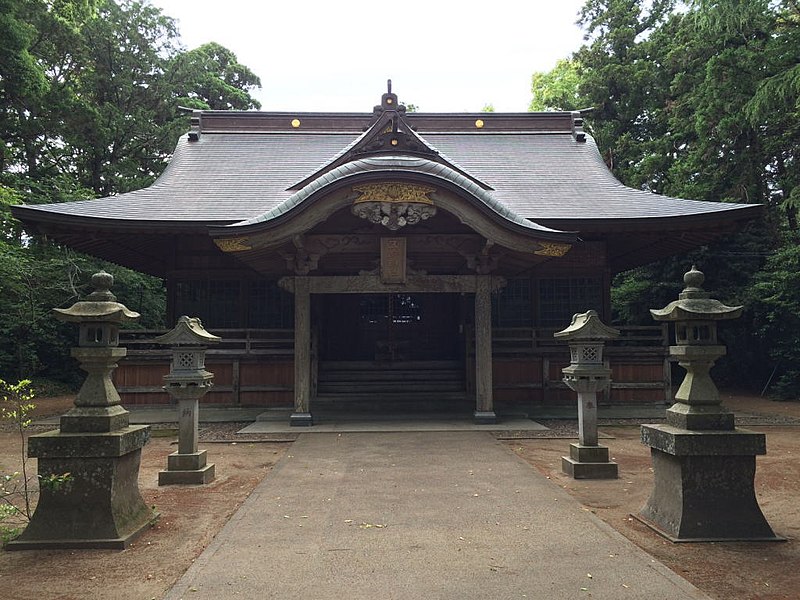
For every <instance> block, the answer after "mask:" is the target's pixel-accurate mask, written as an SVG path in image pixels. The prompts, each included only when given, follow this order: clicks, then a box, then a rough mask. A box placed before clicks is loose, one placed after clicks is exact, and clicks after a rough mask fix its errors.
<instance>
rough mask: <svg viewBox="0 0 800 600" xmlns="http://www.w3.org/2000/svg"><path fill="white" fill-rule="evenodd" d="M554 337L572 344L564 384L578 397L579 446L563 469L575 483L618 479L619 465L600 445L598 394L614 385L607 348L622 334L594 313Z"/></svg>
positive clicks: (579, 316) (565, 459)
mask: <svg viewBox="0 0 800 600" xmlns="http://www.w3.org/2000/svg"><path fill="white" fill-rule="evenodd" d="M553 336H554V337H555V338H556V339H562V340H566V341H567V342H569V351H570V364H569V366H568V367H565V368H564V369H562V370H561V372H562V373H563V374H564V383H566V384H567V386H568V387H569V389H571V390H573V391H575V392H577V393H578V443H577V444H570V448H569V457H567V456H563V457H562V458H561V468H562V470H563V471H564V472H565V473H567V474H568V475H570V476H572V477H574V478H575V479H614V478H616V477H617V473H618V467H617V464H616V463H614V462H611V461H609V459H608V448H607V447H605V446H601V445H599V444H598V443H597V392H599V391H601V390H603V389H605V388H606V387H608V384H609V383H610V382H611V369H609V368H608V367H606V366H605V363H604V361H603V348H604V346H605V343H606V341H608V340H613V339H616V338H617V337H619V331H618V330H617V329H614V328H613V327H609V326H608V325H605V324H604V323H603V322H602V321H601V320H600V317H598V316H597V312H596V311H594V310H590V311H588V312H585V313H578V314H576V315H574V316H573V317H572V323H570V325H569V327H567V328H566V329H564V330H563V331H558V332H556V333H554V334H553Z"/></svg>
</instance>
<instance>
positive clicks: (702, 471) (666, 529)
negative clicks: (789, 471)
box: [638, 425, 783, 542]
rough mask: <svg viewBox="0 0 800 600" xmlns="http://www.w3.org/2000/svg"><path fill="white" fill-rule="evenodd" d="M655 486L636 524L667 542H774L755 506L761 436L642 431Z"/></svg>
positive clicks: (658, 429) (762, 446)
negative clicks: (650, 460)
mask: <svg viewBox="0 0 800 600" xmlns="http://www.w3.org/2000/svg"><path fill="white" fill-rule="evenodd" d="M642 442H643V443H644V444H646V445H648V446H650V454H651V456H652V459H653V470H654V471H655V482H654V487H653V491H652V494H651V495H650V499H649V500H648V502H647V504H646V505H645V506H644V508H642V509H641V511H640V512H639V514H638V518H639V519H640V520H641V521H642V522H643V523H645V524H646V525H648V526H649V527H651V528H652V529H654V530H655V531H657V532H658V533H660V534H661V535H663V536H664V537H666V538H667V539H669V540H671V541H673V542H713V541H728V542H733V541H753V542H755V541H779V540H782V539H783V538H780V537H778V536H776V535H775V533H774V532H773V531H772V528H771V527H770V526H769V523H767V520H766V518H765V517H764V514H763V513H762V512H761V508H760V507H759V506H758V501H757V500H756V494H755V489H754V486H753V480H754V478H755V473H756V458H755V457H756V455H758V454H766V452H767V448H766V439H765V436H764V434H762V433H755V432H752V431H746V430H743V429H735V430H732V431H688V430H686V429H680V428H677V427H673V426H671V425H642Z"/></svg>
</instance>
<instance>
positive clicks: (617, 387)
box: [114, 324, 671, 407]
mask: <svg viewBox="0 0 800 600" xmlns="http://www.w3.org/2000/svg"><path fill="white" fill-rule="evenodd" d="M620 330H621V332H622V335H621V336H620V338H619V339H618V340H615V341H613V342H611V343H610V344H608V345H607V347H606V353H605V355H606V360H607V363H608V364H609V365H610V366H611V369H612V384H611V386H610V389H609V390H607V391H606V393H605V394H604V395H603V396H602V398H601V401H602V402H604V403H614V404H618V403H649V404H654V403H663V402H665V401H667V402H668V401H670V390H671V386H670V362H669V358H668V337H667V331H668V330H667V326H666V324H664V325H659V326H646V327H620ZM555 331H556V330H555V329H543V328H530V327H528V328H494V329H493V332H492V338H493V340H492V341H493V343H492V352H493V387H494V395H495V401H496V402H498V403H500V404H502V403H508V404H515V403H520V402H534V403H538V404H568V403H573V402H574V393H573V392H571V391H569V390H568V389H567V388H566V386H565V385H564V384H563V383H562V382H561V377H562V375H561V369H562V368H563V367H565V366H567V364H569V352H568V349H567V345H566V344H565V343H564V342H559V341H556V340H555V339H554V338H553V333H554V332H555ZM162 333H164V331H162V330H126V331H123V332H120V345H122V346H125V347H126V348H127V349H128V356H127V357H126V358H125V359H123V360H122V361H121V363H120V366H119V368H118V369H117V370H116V372H115V374H114V381H115V383H116V385H117V389H118V390H119V392H120V395H121V397H122V400H123V402H124V403H126V404H157V403H164V402H168V401H169V400H168V397H167V395H166V393H164V392H163V391H162V390H161V386H162V378H163V376H164V375H166V374H167V373H168V372H169V362H170V349H169V348H167V347H164V346H159V345H157V344H153V342H152V340H153V338H155V337H156V336H158V335H161V334H162ZM213 333H215V334H216V335H218V336H220V337H221V338H222V341H221V342H220V343H219V344H216V345H214V346H210V347H209V349H208V351H207V353H206V368H207V369H208V370H209V371H211V372H213V373H214V387H213V389H212V391H211V392H209V393H208V394H207V395H206V396H205V397H204V398H203V402H204V403H207V404H220V405H226V404H227V405H245V406H246V405H251V406H265V407H270V406H291V405H292V402H293V400H292V398H293V396H292V392H293V379H294V358H293V357H294V333H293V331H292V330H291V329H215V330H214V331H213ZM465 347H466V349H465V352H464V356H465V361H464V363H465V381H466V387H467V392H468V393H469V392H471V391H472V389H473V385H474V368H473V365H474V358H473V350H472V348H474V344H473V341H472V333H471V331H469V330H468V331H467V334H466V335H465Z"/></svg>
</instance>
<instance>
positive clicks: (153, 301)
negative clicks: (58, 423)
mask: <svg viewBox="0 0 800 600" xmlns="http://www.w3.org/2000/svg"><path fill="white" fill-rule="evenodd" d="M0 40H2V41H3V43H2V44H0V280H2V281H3V294H0V314H2V315H3V319H2V320H0V376H6V377H16V378H20V377H22V376H23V374H24V375H29V376H36V377H37V378H42V377H44V378H49V379H54V380H61V381H65V382H67V383H72V384H75V383H77V379H79V378H80V374H79V371H78V369H77V365H76V363H75V362H74V361H73V360H72V359H71V358H70V357H69V348H70V347H71V346H72V345H74V341H73V340H74V338H75V335H76V332H75V328H74V327H70V326H68V325H65V324H61V323H58V322H57V321H55V320H54V319H53V318H52V317H51V316H50V309H51V308H53V307H64V306H69V305H70V304H71V303H72V302H75V301H76V300H77V299H78V298H79V297H80V296H82V295H84V294H85V293H86V291H87V290H86V283H87V282H88V279H89V277H90V276H91V274H92V273H94V272H96V271H98V270H100V269H105V270H107V271H109V272H111V273H113V274H114V276H115V286H114V291H115V293H116V294H117V295H118V297H119V298H120V301H121V302H124V303H126V304H127V305H128V306H129V307H130V308H131V309H133V310H136V311H137V312H140V313H141V314H142V319H141V321H140V322H139V325H138V326H140V327H160V326H162V325H163V323H162V319H163V317H164V313H165V293H164V289H163V285H162V282H161V281H159V280H157V279H154V278H152V277H148V276H145V275H141V274H139V273H135V272H133V271H128V270H127V269H122V268H120V267H117V266H115V265H109V264H107V263H104V262H102V261H99V260H96V259H92V258H90V257H88V256H84V255H81V254H79V253H76V252H72V251H70V250H67V249H64V248H60V247H58V246H56V245H54V244H52V243H51V242H49V241H48V240H47V238H46V237H45V236H37V237H29V236H27V235H26V234H25V233H24V232H23V230H22V228H21V226H20V224H19V223H17V222H16V221H15V220H14V219H13V218H12V217H11V214H10V210H9V208H10V206H12V205H14V204H19V203H22V202H24V203H26V204H42V203H51V202H71V201H75V200H86V199H91V198H96V197H98V196H105V195H111V194H117V193H123V192H127V191H130V190H134V189H139V188H142V187H145V186H147V185H150V184H151V183H152V182H153V181H154V180H155V178H156V177H158V175H159V174H160V173H161V171H162V170H163V169H164V167H165V165H166V163H167V161H168V159H169V157H170V155H171V152H172V150H173V148H174V144H175V140H176V139H177V137H178V136H179V135H180V134H181V133H182V132H183V131H185V130H186V129H187V128H188V124H189V122H188V116H187V115H186V113H185V111H182V110H180V108H179V106H181V105H190V106H192V107H195V108H212V109H225V108H237V109H249V108H258V102H257V101H256V100H254V99H253V98H252V97H251V96H250V92H251V91H252V90H253V89H255V88H257V87H259V86H260V81H259V79H258V77H257V76H256V75H255V74H254V73H253V72H252V71H251V70H250V69H248V68H247V67H246V66H244V65H242V64H240V63H239V62H238V60H237V58H236V56H235V55H234V54H233V53H232V52H231V51H230V50H228V49H226V48H224V47H223V46H221V45H219V44H216V43H208V44H204V45H202V46H200V47H199V48H197V49H194V50H185V49H183V48H182V47H181V44H180V38H179V36H178V31H177V28H176V26H175V22H174V21H173V19H171V18H170V17H168V16H166V15H164V14H162V13H161V11H160V9H158V8H157V7H155V6H153V5H152V4H150V3H149V2H143V1H138V0H117V1H114V0H56V1H48V2H45V1H43V0H0Z"/></svg>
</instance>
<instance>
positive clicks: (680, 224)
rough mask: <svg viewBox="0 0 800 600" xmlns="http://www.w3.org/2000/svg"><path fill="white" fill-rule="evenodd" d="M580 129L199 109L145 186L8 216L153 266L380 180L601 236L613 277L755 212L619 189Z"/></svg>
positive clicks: (418, 116)
mask: <svg viewBox="0 0 800 600" xmlns="http://www.w3.org/2000/svg"><path fill="white" fill-rule="evenodd" d="M581 124H582V119H581V118H580V115H579V114H578V113H567V112H547V113H439V114H426V113H407V112H405V111H404V110H403V108H402V107H401V106H399V104H398V103H397V97H396V96H395V95H394V94H392V93H391V90H390V91H389V93H388V94H384V95H383V98H382V100H381V105H379V106H376V107H375V110H374V111H373V112H372V113H289V112H279V113H277V112H275V113H267V112H250V111H247V112H241V111H198V112H196V113H194V114H193V117H192V129H191V131H190V132H189V134H188V135H186V136H183V137H182V138H181V139H180V140H179V142H178V145H177V147H176V149H175V153H174V155H173V157H172V160H171V161H170V163H169V165H168V166H167V168H166V169H165V171H164V172H163V174H162V175H161V177H159V178H158V180H157V181H156V182H155V183H154V184H153V185H151V186H150V187H148V188H145V189H142V190H138V191H135V192H130V193H126V194H120V195H118V196H113V197H108V198H99V199H96V200H86V201H81V202H72V203H63V204H49V205H31V206H15V207H12V212H13V214H14V216H16V217H17V218H19V219H20V220H22V221H23V223H24V224H25V225H26V227H28V228H29V229H31V230H37V229H38V230H40V231H44V232H48V233H50V234H51V235H52V236H53V237H54V239H57V240H60V241H63V242H65V243H67V244H69V245H71V246H73V247H75V248H77V249H79V250H83V251H87V252H89V253H92V254H96V255H98V256H103V257H106V258H109V259H110V260H117V261H120V260H121V261H122V262H123V263H125V264H127V263H131V264H133V262H134V258H133V257H134V256H135V257H136V258H135V260H138V262H137V263H136V265H137V267H138V268H143V267H142V265H147V268H150V269H152V270H156V267H150V266H149V265H151V264H153V263H154V261H156V262H158V261H157V260H156V259H155V258H154V257H153V256H152V254H153V252H151V250H150V247H151V246H152V245H153V240H154V239H156V238H158V239H164V236H165V235H169V236H173V235H176V234H179V233H187V234H192V235H196V234H200V235H208V234H209V233H211V234H212V235H213V236H214V237H217V236H223V237H224V236H229V235H234V234H233V231H234V230H237V229H239V230H248V228H253V227H256V228H258V227H262V228H267V229H269V228H270V227H272V226H273V225H274V224H275V223H280V222H283V220H284V217H283V216H282V215H288V214H290V213H292V212H293V211H297V210H304V209H305V207H306V203H307V201H310V202H312V203H313V202H316V198H317V197H318V196H319V194H320V193H322V192H327V191H330V190H332V189H334V188H335V187H336V186H337V185H340V184H341V185H343V184H344V183H348V184H350V183H358V182H359V181H360V180H359V178H360V177H363V178H366V179H369V178H374V177H376V176H378V175H380V174H390V175H391V176H392V177H393V178H400V179H403V178H404V177H423V178H426V177H427V178H434V179H436V181H437V182H441V183H443V184H445V185H446V186H449V189H450V190H451V191H452V190H455V191H456V192H463V193H462V196H463V198H464V202H465V203H466V204H470V205H471V207H470V208H469V210H471V211H472V210H479V212H480V213H481V214H482V215H483V216H482V217H480V219H484V218H485V219H486V220H485V221H481V222H483V224H484V225H485V226H486V227H489V228H491V227H495V226H502V227H506V228H508V230H509V232H511V231H512V230H514V231H517V232H518V234H519V235H522V236H523V237H525V236H536V235H538V237H540V238H541V239H553V240H554V239H557V238H559V237H561V239H562V240H564V241H566V239H567V237H569V238H574V234H567V233H564V232H565V231H573V232H576V231H577V232H579V234H580V235H581V237H582V238H583V239H593V240H598V239H602V240H605V241H606V243H607V253H608V255H607V256H608V258H607V259H608V265H609V266H610V268H611V269H612V270H614V271H619V270H623V269H626V268H630V267H631V266H635V265H639V264H645V263H647V262H650V261H652V260H656V259H657V258H660V257H663V256H668V255H670V254H676V253H679V252H682V251H686V250H688V249H690V248H693V247H696V246H698V245H700V244H704V243H708V242H709V241H712V240H713V239H715V238H717V237H718V236H719V235H721V234H723V233H725V232H727V231H731V230H733V229H735V227H736V226H738V225H739V224H741V223H744V222H746V221H748V220H750V219H752V218H754V217H756V216H759V215H760V214H761V210H762V207H761V206H760V205H745V204H728V203H718V202H701V201H695V200H686V199H681V198H671V197H668V196H661V195H657V194H653V193H650V192H645V191H641V190H635V189H632V188H628V187H625V186H624V185H622V184H621V183H620V182H619V181H618V180H617V179H615V178H614V176H613V175H612V174H611V172H610V171H609V170H608V168H607V167H606V165H605V163H604V162H603V160H602V158H601V156H600V153H599V152H598V149H597V147H596V145H595V142H594V140H593V139H592V138H591V137H590V136H588V135H586V134H585V133H584V132H583V131H582V128H581ZM476 203H477V204H476ZM473 205H474V206H473ZM478 205H479V206H478ZM451 208H457V207H455V206H454V205H451ZM323 212H324V211H323ZM471 214H473V216H474V215H475V213H471ZM287 218H288V217H287ZM480 219H479V220H480ZM490 223H494V224H493V225H492V224H490ZM225 230H227V231H228V232H231V233H227V232H224V231H225ZM103 231H105V232H108V234H107V235H106V236H105V237H102V236H100V235H99V234H100V232H103ZM81 232H83V233H81ZM623 232H625V233H624V235H618V234H621V233H623ZM91 233H95V234H98V235H94V236H92V235H87V234H91ZM112 233H113V236H112V235H111V234H112ZM123 235H125V236H127V237H126V238H125V239H126V243H125V244H124V245H123V244H121V243H120V242H121V240H122V237H121V236H123ZM514 235H517V234H514ZM159 255H160V254H159ZM120 256H124V260H122V259H120V258H119V257H120ZM126 261H127V262H126ZM161 263H164V261H163V260H162V261H161ZM159 264H160V263H159ZM165 264H166V263H165ZM163 268H165V267H164V266H163V265H162V266H159V267H158V269H163ZM159 272H160V271H159Z"/></svg>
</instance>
